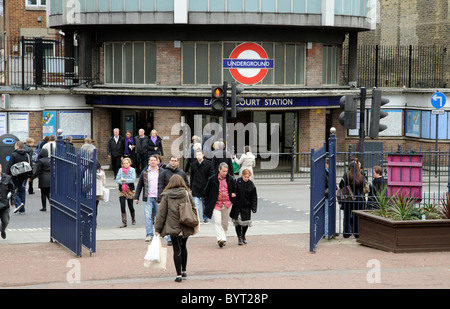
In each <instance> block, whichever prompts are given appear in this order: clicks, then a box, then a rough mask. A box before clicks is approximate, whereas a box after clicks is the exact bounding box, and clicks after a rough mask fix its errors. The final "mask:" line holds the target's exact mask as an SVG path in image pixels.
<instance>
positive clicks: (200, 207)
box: [194, 196, 208, 221]
mask: <svg viewBox="0 0 450 309" xmlns="http://www.w3.org/2000/svg"><path fill="white" fill-rule="evenodd" d="M194 202H195V206H197V211H198V214H199V215H200V210H201V213H202V214H203V221H205V220H208V217H207V216H205V203H204V202H203V197H197V196H194Z"/></svg>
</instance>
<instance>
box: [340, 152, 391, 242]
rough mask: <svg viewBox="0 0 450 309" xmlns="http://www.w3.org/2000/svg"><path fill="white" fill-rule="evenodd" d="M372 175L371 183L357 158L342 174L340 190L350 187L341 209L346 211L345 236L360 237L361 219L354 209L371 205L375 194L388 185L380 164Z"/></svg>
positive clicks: (344, 220) (374, 168)
mask: <svg viewBox="0 0 450 309" xmlns="http://www.w3.org/2000/svg"><path fill="white" fill-rule="evenodd" d="M372 175H373V176H372V177H373V181H372V183H371V184H369V181H368V179H367V175H365V174H364V172H363V171H362V170H361V163H360V162H359V160H358V159H357V158H355V159H353V160H351V161H350V163H349V165H348V170H347V172H346V173H345V174H344V175H343V176H342V178H341V180H340V182H339V185H338V186H339V189H340V190H343V189H344V188H348V189H346V192H345V193H346V194H347V195H346V196H347V198H346V199H345V200H342V201H341V203H340V204H341V210H343V212H344V216H343V237H344V238H349V237H350V236H351V235H354V236H355V238H358V237H359V220H358V217H357V216H356V215H354V214H353V212H352V211H353V210H360V209H365V208H366V207H371V204H372V203H373V201H374V199H375V196H376V195H377V194H378V192H381V191H382V190H383V188H384V187H385V186H386V185H387V182H386V180H385V179H384V178H383V171H382V169H381V167H380V166H374V167H373V174H372ZM341 193H342V192H341ZM338 194H340V193H338ZM366 194H367V195H368V201H369V204H367V203H366V196H365V195H366Z"/></svg>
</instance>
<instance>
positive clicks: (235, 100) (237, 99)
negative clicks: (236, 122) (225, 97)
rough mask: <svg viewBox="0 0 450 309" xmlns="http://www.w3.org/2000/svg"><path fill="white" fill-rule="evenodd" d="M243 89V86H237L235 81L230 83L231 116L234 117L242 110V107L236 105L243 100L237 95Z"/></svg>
mask: <svg viewBox="0 0 450 309" xmlns="http://www.w3.org/2000/svg"><path fill="white" fill-rule="evenodd" d="M243 91H244V88H243V87H238V86H237V85H236V83H235V82H232V83H231V118H236V117H237V113H240V112H242V111H244V108H242V107H238V106H237V105H238V104H239V103H241V102H243V101H244V99H243V98H241V97H238V96H237V95H238V94H240V93H241V92H243Z"/></svg>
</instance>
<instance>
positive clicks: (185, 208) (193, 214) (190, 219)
mask: <svg viewBox="0 0 450 309" xmlns="http://www.w3.org/2000/svg"><path fill="white" fill-rule="evenodd" d="M178 208H179V210H180V223H181V224H183V225H186V226H190V227H196V226H197V225H199V223H200V222H199V219H198V213H197V208H195V209H193V208H192V205H191V202H190V200H189V199H188V192H187V191H186V200H185V202H184V203H181V204H178Z"/></svg>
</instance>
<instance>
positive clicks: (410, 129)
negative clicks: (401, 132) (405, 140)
mask: <svg viewBox="0 0 450 309" xmlns="http://www.w3.org/2000/svg"><path fill="white" fill-rule="evenodd" d="M420 113H421V112H420V111H406V119H405V122H406V126H405V135H406V136H410V137H420Z"/></svg>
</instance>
